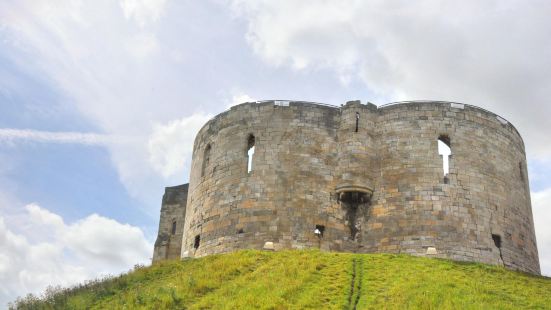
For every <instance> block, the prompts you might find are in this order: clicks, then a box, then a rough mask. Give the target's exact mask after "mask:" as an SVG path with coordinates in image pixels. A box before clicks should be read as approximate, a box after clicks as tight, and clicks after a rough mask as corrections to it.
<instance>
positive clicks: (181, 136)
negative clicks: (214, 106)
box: [148, 114, 212, 178]
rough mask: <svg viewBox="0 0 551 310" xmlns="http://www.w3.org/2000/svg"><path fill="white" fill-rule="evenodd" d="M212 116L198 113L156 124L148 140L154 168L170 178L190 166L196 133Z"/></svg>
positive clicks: (150, 158) (150, 157)
mask: <svg viewBox="0 0 551 310" xmlns="http://www.w3.org/2000/svg"><path fill="white" fill-rule="evenodd" d="M211 117H212V116H211V115H203V114H197V115H192V116H190V117H184V118H182V119H180V120H174V121H171V122H169V123H167V124H165V125H162V124H156V125H155V126H154V127H153V133H152V134H151V136H150V137H149V142H148V150H149V161H150V163H151V165H152V166H153V167H154V169H155V170H156V171H157V172H159V173H160V174H162V175H163V176H164V177H167V178H168V177H171V176H174V175H176V174H177V173H182V171H184V167H186V166H190V165H191V153H192V149H193V141H194V139H195V135H196V134H197V132H198V131H199V129H200V128H201V127H202V126H203V125H204V124H205V123H206V122H207V121H208V120H209V119H210V118H211Z"/></svg>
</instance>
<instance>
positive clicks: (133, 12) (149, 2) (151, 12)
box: [120, 0, 166, 27]
mask: <svg viewBox="0 0 551 310" xmlns="http://www.w3.org/2000/svg"><path fill="white" fill-rule="evenodd" d="M120 3H121V7H122V9H123V12H124V16H125V17H126V18H127V19H134V20H135V21H136V22H137V23H138V24H139V25H140V26H141V27H144V26H145V25H146V24H147V23H150V22H155V21H157V20H158V19H159V17H160V16H161V13H162V12H163V9H164V7H165V3H166V1H165V0H122V1H121V2H120Z"/></svg>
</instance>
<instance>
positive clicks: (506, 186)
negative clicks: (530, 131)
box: [161, 101, 540, 274]
mask: <svg viewBox="0 0 551 310" xmlns="http://www.w3.org/2000/svg"><path fill="white" fill-rule="evenodd" d="M439 145H443V146H445V147H447V148H448V149H449V150H450V151H451V154H444V153H442V152H441V151H439ZM442 154H444V155H442ZM444 162H446V163H447V164H446V167H444ZM165 195H166V194H165ZM187 199H188V200H187V206H189V208H188V210H187V212H186V213H187V214H186V216H185V226H184V231H183V235H181V236H182V245H181V247H182V256H195V257H198V256H204V255H208V254H212V253H221V252H228V251H233V250H237V249H244V248H256V249H261V248H263V246H264V244H265V243H266V242H272V243H273V245H274V248H275V249H276V250H278V249H288V248H308V247H316V248H320V249H322V250H329V251H350V252H359V253H364V252H365V253H371V252H389V253H410V254H413V255H423V256H425V255H426V256H434V257H443V258H451V259H455V260H464V261H478V262H484V263H490V264H498V265H504V266H506V267H509V268H512V269H518V270H522V271H527V272H531V273H536V274H537V273H539V270H540V269H539V261H538V252H537V247H536V241H535V234H534V225H533V219H532V209H531V204H530V191H529V185H528V178H527V172H526V155H525V151H524V143H523V141H522V138H521V136H520V135H519V134H518V132H517V130H516V129H515V128H514V127H513V126H512V125H511V124H510V123H509V122H508V121H506V120H505V119H503V118H501V117H499V116H497V115H496V114H494V113H492V112H489V111H486V110H484V109H481V108H478V107H475V106H470V105H466V104H458V103H450V102H440V101H416V102H400V103H392V104H387V105H384V106H380V107H377V106H375V105H373V104H370V103H368V104H361V103H360V102H359V101H352V102H348V103H346V104H345V105H343V106H340V107H337V106H330V105H325V104H318V103H309V102H299V101H291V102H289V101H262V102H249V103H244V104H240V105H237V106H234V107H232V108H231V109H230V110H229V111H226V112H224V113H221V114H219V115H217V116H216V117H214V118H213V119H211V120H210V121H209V122H207V123H206V124H205V125H204V126H203V128H202V129H201V130H200V131H199V133H198V134H197V137H196V139H195V144H194V147H193V159H192V167H191V175H190V183H189V194H188V197H187ZM162 215H163V213H162ZM161 221H163V220H161ZM161 226H162V225H161ZM163 227H164V226H163Z"/></svg>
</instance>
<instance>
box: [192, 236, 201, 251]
mask: <svg viewBox="0 0 551 310" xmlns="http://www.w3.org/2000/svg"><path fill="white" fill-rule="evenodd" d="M200 244H201V236H200V235H197V236H195V241H194V242H193V248H194V249H196V250H197V249H198V248H199V245H200Z"/></svg>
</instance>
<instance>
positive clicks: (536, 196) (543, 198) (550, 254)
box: [532, 188, 551, 277]
mask: <svg viewBox="0 0 551 310" xmlns="http://www.w3.org/2000/svg"><path fill="white" fill-rule="evenodd" d="M532 210H533V213H534V225H535V227H536V240H537V241H538V251H539V256H540V265H541V272H542V274H543V275H546V276H550V277H551V226H550V225H549V220H550V219H551V188H548V189H546V190H543V191H540V192H535V193H532Z"/></svg>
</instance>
